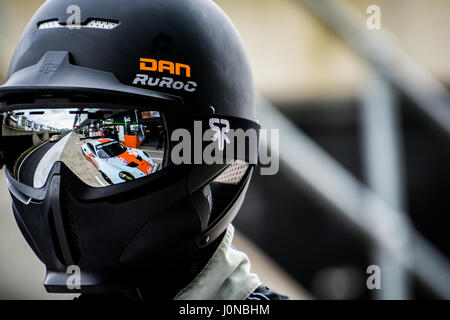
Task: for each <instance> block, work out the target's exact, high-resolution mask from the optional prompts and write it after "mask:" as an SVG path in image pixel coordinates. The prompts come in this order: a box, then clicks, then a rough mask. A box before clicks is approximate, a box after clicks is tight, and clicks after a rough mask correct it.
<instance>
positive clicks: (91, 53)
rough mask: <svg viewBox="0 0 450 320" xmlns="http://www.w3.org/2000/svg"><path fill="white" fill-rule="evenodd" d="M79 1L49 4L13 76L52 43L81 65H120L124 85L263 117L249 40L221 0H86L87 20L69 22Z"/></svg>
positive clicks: (203, 108)
mask: <svg viewBox="0 0 450 320" xmlns="http://www.w3.org/2000/svg"><path fill="white" fill-rule="evenodd" d="M73 4H74V1H73V0H48V1H46V2H45V3H44V4H43V5H42V7H41V8H40V9H39V10H38V11H37V12H36V14H35V15H34V16H33V17H32V19H31V20H30V22H29V23H28V25H27V27H26V29H25V31H24V33H23V35H22V37H21V39H20V42H19V44H18V46H17V48H16V51H15V53H14V56H13V59H12V62H11V65H10V69H9V73H8V78H9V77H11V76H12V75H13V74H14V73H15V72H17V71H19V70H21V69H24V68H27V67H30V66H32V65H35V64H37V63H38V62H39V61H40V60H41V59H42V57H43V56H44V55H45V54H46V53H47V52H49V51H67V52H69V53H70V59H71V63H72V64H74V65H77V66H80V67H85V68H90V69H95V70H99V71H104V72H109V73H112V74H114V75H115V77H116V78H117V79H118V80H119V81H120V83H122V84H123V85H127V86H135V87H140V88H142V89H146V90H152V91H158V92H161V93H166V94H170V95H176V96H179V97H181V98H182V99H183V101H184V103H185V104H186V105H187V106H188V107H189V109H190V110H192V111H193V112H200V113H202V112H210V110H211V106H212V107H213V108H214V111H215V112H216V113H218V114H223V115H228V116H234V117H239V118H246V119H249V120H253V121H255V120H256V117H255V105H254V103H255V100H254V87H253V80H252V74H251V69H250V65H249V61H248V57H247V55H246V52H245V48H244V45H243V42H242V40H241V38H240V36H239V34H238V32H237V30H236V29H235V27H234V26H233V24H232V22H231V21H230V20H229V18H228V17H227V16H226V15H225V14H224V13H223V11H222V10H221V9H220V8H219V7H218V6H217V5H216V4H215V3H214V2H213V1H210V0H183V1H178V0H151V1H150V0H115V1H114V2H113V3H112V2H111V1H108V0H97V1H92V0H79V1H76V2H75V4H76V5H77V6H78V7H79V9H80V10H79V13H80V15H79V17H80V20H79V22H80V25H81V27H80V28H74V26H71V25H70V23H69V24H68V21H69V22H70V21H71V20H70V19H71V18H70V17H71V16H73V13H72V11H70V10H68V8H69V7H70V6H72V5H73ZM68 12H69V13H68ZM90 22H91V23H92V22H98V23H97V25H101V24H102V23H108V22H110V23H113V24H114V25H115V26H114V27H113V28H111V29H106V28H101V27H90V24H89V23H90ZM46 25H47V27H45V28H44V26H46ZM48 25H50V26H51V27H48ZM69 27H70V28H69ZM141 59H144V60H141ZM143 61H144V62H143ZM142 63H143V64H142ZM188 67H189V72H188V70H187V68H188ZM142 69H144V70H142ZM137 78H138V79H139V80H136V79H137ZM144 79H145V80H144ZM158 79H159V80H158ZM169 79H171V80H169ZM164 80H165V82H164ZM170 82H171V83H170ZM149 83H150V85H149ZM155 83H157V85H155ZM168 83H169V84H168ZM37 85H38V84H37Z"/></svg>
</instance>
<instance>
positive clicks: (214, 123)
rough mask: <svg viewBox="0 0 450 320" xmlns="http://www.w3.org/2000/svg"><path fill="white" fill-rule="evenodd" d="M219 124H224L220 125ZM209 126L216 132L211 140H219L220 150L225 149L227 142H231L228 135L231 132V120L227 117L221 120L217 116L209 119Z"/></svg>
mask: <svg viewBox="0 0 450 320" xmlns="http://www.w3.org/2000/svg"><path fill="white" fill-rule="evenodd" d="M219 124H220V125H222V126H221V127H220V126H219ZM209 126H210V127H211V129H212V130H214V132H215V133H214V135H213V137H212V138H211V141H212V142H215V141H217V140H219V150H220V151H223V150H224V149H225V144H230V143H231V141H230V139H229V138H228V136H227V133H228V132H230V122H229V121H228V120H225V119H222V120H220V119H217V118H212V119H209Z"/></svg>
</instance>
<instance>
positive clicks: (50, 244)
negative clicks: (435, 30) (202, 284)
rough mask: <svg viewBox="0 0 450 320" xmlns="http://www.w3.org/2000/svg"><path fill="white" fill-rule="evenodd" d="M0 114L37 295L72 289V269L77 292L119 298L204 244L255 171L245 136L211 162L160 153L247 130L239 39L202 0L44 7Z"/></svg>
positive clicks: (251, 143)
mask: <svg viewBox="0 0 450 320" xmlns="http://www.w3.org/2000/svg"><path fill="white" fill-rule="evenodd" d="M74 5H75V6H74ZM0 117H1V123H2V135H1V143H2V144H1V149H2V154H3V156H2V157H3V159H2V161H3V163H4V164H5V165H6V176H7V179H8V187H9V190H10V193H11V196H12V200H13V212H14V216H15V219H16V221H17V224H18V226H19V228H20V230H21V232H22V234H23V236H24V237H25V239H26V241H27V242H28V244H29V245H30V247H31V248H32V249H33V251H34V253H35V254H36V255H37V257H38V258H39V259H40V260H41V261H42V262H43V263H44V264H45V266H46V270H47V272H46V278H45V282H44V285H45V287H46V289H47V291H49V292H74V291H71V290H69V289H68V288H67V286H66V282H67V279H68V277H69V275H70V274H68V273H67V268H68V267H69V266H71V265H77V266H79V268H80V269H81V270H82V275H83V276H82V278H81V289H79V290H78V291H81V292H104V291H108V290H120V289H122V288H128V287H134V286H137V285H139V281H141V279H142V277H143V275H145V274H147V275H148V274H149V270H158V269H160V268H164V265H165V264H168V263H176V262H177V261H179V260H180V259H183V257H185V256H188V255H190V254H192V253H193V252H195V251H196V250H199V249H201V248H203V247H207V246H208V245H209V244H210V243H211V242H213V241H214V240H215V239H217V238H218V237H219V236H220V235H222V234H223V233H224V231H225V230H226V228H227V226H228V225H229V224H230V223H231V221H232V220H233V218H234V217H235V215H236V213H237V212H238V210H239V208H240V206H241V204H242V202H243V200H244V197H245V193H246V190H247V188H248V185H249V182H250V178H251V175H252V172H253V170H254V163H256V157H257V154H256V153H255V152H252V150H253V151H254V150H255V149H257V140H256V141H255V140H254V139H253V140H252V139H248V140H246V146H247V147H248V148H246V151H245V152H244V153H239V152H234V151H233V152H230V153H228V152H227V153H226V152H225V151H227V150H228V148H229V147H230V145H232V143H230V141H225V143H224V142H223V141H222V146H221V147H220V148H219V149H220V151H223V155H224V156H223V158H224V161H223V163H222V164H221V163H212V164H211V163H209V164H207V163H205V162H204V161H195V159H194V160H193V161H192V162H191V163H184V162H183V163H174V161H173V157H171V154H172V153H173V152H174V149H175V148H176V145H177V141H174V140H173V139H171V137H172V135H173V134H174V132H175V131H176V130H178V129H184V130H185V131H184V132H189V133H191V134H192V135H193V136H194V135H195V133H196V132H195V130H196V127H195V125H194V124H195V123H197V124H202V126H203V128H208V129H209V128H213V126H215V127H214V128H215V129H216V131H217V128H222V125H224V124H225V126H226V127H227V128H226V129H227V131H228V130H231V129H242V130H244V131H245V130H248V129H254V130H255V131H256V132H257V131H258V129H259V125H258V123H257V121H256V116H255V99H254V88H253V81H252V75H251V69H250V66H249V61H248V58H247V55H246V52H245V49H244V46H243V43H242V40H241V39H240V37H239V35H238V32H237V31H236V29H235V27H234V26H233V24H232V23H231V21H230V20H229V19H228V18H227V16H226V15H225V14H224V13H223V12H222V10H221V9H220V8H219V7H218V6H217V5H215V4H214V3H213V2H212V1H210V0H183V1H177V0H116V1H114V2H111V1H107V0H96V1H92V0H78V1H73V0H48V1H46V2H45V3H44V4H43V5H42V7H41V8H40V9H39V10H38V11H37V12H36V13H35V15H34V16H33V17H32V18H31V20H30V22H29V23H28V25H27V27H26V29H25V31H24V33H23V35H22V37H21V39H20V41H19V43H18V45H17V48H16V50H15V53H14V55H13V58H12V61H11V65H10V69H9V73H8V78H7V81H6V83H5V84H4V85H3V86H1V87H0ZM218 130H219V131H217V132H219V133H223V131H221V130H222V129H218ZM227 131H226V132H227ZM226 132H225V133H226ZM219 136H220V135H219ZM222 138H223V137H222V136H220V137H219V139H217V137H216V138H215V139H214V138H213V139H212V141H215V140H219V141H215V142H216V143H218V144H219V145H220V143H221V141H220V140H221V139H222ZM205 145H206V144H205V141H203V142H202V143H201V144H200V145H199V146H191V149H189V150H188V151H184V152H183V156H186V157H187V158H189V157H191V158H195V156H196V155H197V154H202V152H203V151H204V148H205ZM247 149H248V150H247ZM249 150H250V151H249ZM225 154H226V156H225ZM75 291H76V290H75Z"/></svg>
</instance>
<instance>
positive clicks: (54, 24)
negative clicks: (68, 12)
mask: <svg viewBox="0 0 450 320" xmlns="http://www.w3.org/2000/svg"><path fill="white" fill-rule="evenodd" d="M118 25H119V23H118V22H113V21H106V20H99V19H90V20H88V21H87V22H86V23H84V24H82V25H80V27H81V28H90V29H103V30H111V29H114V28H115V27H117V26H118ZM38 28H39V29H41V30H42V29H57V28H69V26H68V25H66V24H65V25H62V24H60V23H59V21H58V20H50V21H42V22H40V23H39V25H38Z"/></svg>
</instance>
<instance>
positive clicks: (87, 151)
mask: <svg viewBox="0 0 450 320" xmlns="http://www.w3.org/2000/svg"><path fill="white" fill-rule="evenodd" d="M81 150H82V152H83V155H84V157H85V158H86V160H88V161H90V162H91V163H92V164H93V165H94V166H95V167H96V168H97V170H98V171H99V172H100V173H101V175H102V176H103V178H104V179H105V180H106V181H107V182H108V183H109V184H119V183H123V182H127V181H132V180H135V179H139V178H143V177H146V176H148V175H150V174H152V173H154V172H156V169H157V166H158V165H157V164H156V163H154V162H153V160H152V159H151V158H150V157H149V155H148V154H147V153H146V152H145V151H143V150H139V149H135V148H127V147H125V146H123V145H122V144H121V143H120V142H118V141H116V140H112V139H97V140H90V141H88V142H86V143H84V144H83V145H82V146H81Z"/></svg>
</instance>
